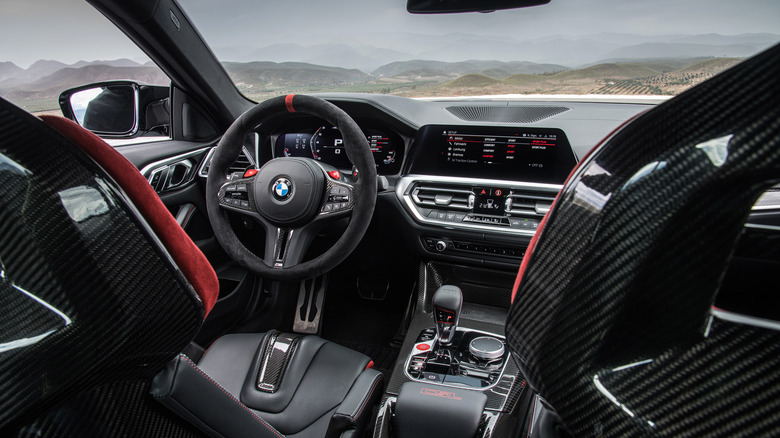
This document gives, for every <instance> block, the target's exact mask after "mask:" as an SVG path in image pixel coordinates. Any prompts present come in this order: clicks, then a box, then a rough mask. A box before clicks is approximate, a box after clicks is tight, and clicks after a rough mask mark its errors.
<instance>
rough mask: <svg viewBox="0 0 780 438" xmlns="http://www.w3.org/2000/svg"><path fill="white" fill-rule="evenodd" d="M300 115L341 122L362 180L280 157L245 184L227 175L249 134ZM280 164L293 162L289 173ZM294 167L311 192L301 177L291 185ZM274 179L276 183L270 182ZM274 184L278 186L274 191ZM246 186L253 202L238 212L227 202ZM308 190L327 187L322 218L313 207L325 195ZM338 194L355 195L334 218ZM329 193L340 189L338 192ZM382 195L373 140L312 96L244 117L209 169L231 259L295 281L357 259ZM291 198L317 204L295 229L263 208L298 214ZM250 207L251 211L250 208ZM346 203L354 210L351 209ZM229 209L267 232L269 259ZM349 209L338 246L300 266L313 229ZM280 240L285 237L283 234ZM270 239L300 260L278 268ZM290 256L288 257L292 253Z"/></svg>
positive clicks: (211, 203) (211, 198) (290, 98)
mask: <svg viewBox="0 0 780 438" xmlns="http://www.w3.org/2000/svg"><path fill="white" fill-rule="evenodd" d="M297 112H300V113H305V114H309V115H313V116H316V117H320V118H322V119H324V120H326V121H327V122H328V123H331V124H333V126H335V127H336V128H337V129H338V130H339V131H340V132H341V134H342V136H343V139H344V146H345V148H346V152H347V154H348V156H349V157H350V159H351V161H352V163H353V164H354V166H355V167H356V169H357V170H358V175H359V176H358V178H357V181H355V182H348V181H344V180H336V179H334V178H333V177H332V176H331V175H328V173H327V172H326V169H325V167H324V166H323V165H321V164H320V163H316V162H314V161H313V160H308V161H307V160H306V159H293V158H277V159H273V160H271V161H269V162H268V163H266V164H264V165H263V167H262V168H261V169H260V173H258V177H257V179H255V177H254V176H252V177H249V178H247V179H244V180H241V181H231V180H228V175H226V171H227V169H228V167H229V166H230V165H231V164H232V163H233V162H234V161H235V159H236V158H237V157H238V155H239V153H240V152H241V148H242V145H243V139H244V136H245V135H246V134H247V133H248V132H250V131H251V130H253V129H255V128H256V127H257V126H258V125H260V124H261V123H262V122H264V121H266V120H268V119H269V118H270V117H272V116H278V115H279V114H280V113H297ZM282 160H297V161H294V162H293V161H282ZM280 163H283V164H285V168H284V169H283V170H278V171H277V170H276V169H275V168H277V166H278V165H279V164H280ZM291 168H292V169H300V170H294V171H295V172H298V174H303V175H304V176H305V177H306V182H305V183H304V184H303V185H304V187H303V189H301V188H300V187H298V185H296V183H295V181H294V178H293V179H291V177H289V175H288V173H289V169H291ZM279 169H281V168H279ZM318 171H321V172H322V176H324V178H325V179H324V180H323V182H322V183H320V176H319V175H318V174H317V172H318ZM277 172H278V174H277ZM269 177H270V180H269V179H268V178H269ZM268 181H271V182H270V185H269V183H268ZM280 182H281V183H283V184H282V185H283V186H285V187H286V185H287V184H284V183H289V184H290V192H289V193H288V192H287V191H283V190H282V189H281V186H279V187H280V190H279V191H278V192H277V193H276V194H274V192H275V191H276V187H277V186H278V185H279V183H280ZM242 185H243V189H244V190H245V191H246V192H247V195H246V196H245V197H246V198H248V199H247V200H246V201H245V204H240V201H243V199H240V200H239V201H238V203H237V204H236V205H235V206H234V205H229V204H227V202H229V201H230V202H236V201H234V200H233V199H232V198H231V197H230V196H231V195H234V194H236V193H238V195H236V196H243V193H239V192H232V191H230V190H228V189H231V188H233V189H235V187H234V186H242ZM307 185H308V187H309V188H310V189H313V190H320V189H321V188H322V187H324V190H325V191H324V192H323V193H322V194H321V199H320V201H319V202H320V204H321V205H317V208H318V209H317V211H316V212H312V211H313V209H312V205H313V204H312V203H314V202H317V195H319V194H318V193H314V194H312V193H311V192H307V191H306V186H307ZM293 187H295V188H293ZM338 189H342V190H347V191H348V193H347V194H346V195H344V196H339V197H336V198H335V199H336V200H337V201H338V200H340V199H341V200H343V199H344V198H347V202H342V203H338V202H335V205H337V206H339V205H341V206H342V211H339V212H336V213H335V214H328V213H333V211H330V210H328V211H326V209H329V207H328V205H329V204H331V205H333V204H334V203H333V202H332V200H333V199H334V196H333V195H331V193H341V192H338ZM329 190H333V192H330V191H329ZM376 191H377V181H376V165H375V162H374V158H373V155H372V153H371V148H370V146H369V144H368V141H367V139H366V136H365V135H364V134H363V132H362V131H361V129H360V128H359V127H358V125H357V124H356V123H355V121H354V120H352V118H350V117H349V115H347V114H346V113H345V112H344V111H343V110H341V109H340V108H338V107H336V106H335V105H333V104H332V103H330V102H327V101H325V100H323V99H319V98H315V97H311V96H305V95H287V96H279V97H276V98H272V99H269V100H266V101H265V102H262V103H260V104H258V105H256V106H254V107H253V108H250V109H249V110H247V111H246V112H245V113H244V114H242V115H241V116H239V117H238V118H237V119H236V121H235V122H233V124H232V125H231V126H230V128H228V130H227V131H226V132H225V134H224V136H223V137H222V139H221V140H220V141H219V143H218V144H217V148H216V150H215V151H214V154H213V156H212V158H211V162H210V164H209V172H208V179H207V181H206V205H207V210H208V216H209V220H210V221H211V226H212V228H213V230H214V234H215V236H216V237H217V240H218V241H219V243H220V245H221V246H222V247H223V248H224V250H225V252H227V254H228V255H229V256H230V257H231V258H233V259H234V260H235V261H236V262H238V263H239V264H240V265H241V266H243V267H244V268H246V269H248V270H250V271H252V272H255V273H257V274H259V275H262V276H264V277H267V278H271V279H275V280H283V281H294V280H304V279H309V278H314V277H316V276H318V275H322V274H324V273H325V272H327V271H329V270H331V269H333V268H334V267H336V266H337V265H338V264H339V263H341V262H342V261H344V259H346V258H347V256H349V254H350V253H351V252H352V251H353V250H354V249H355V247H356V246H357V245H358V243H359V242H360V240H361V239H362V237H363V235H364V234H365V232H366V230H367V229H368V225H369V223H370V222H371V217H372V215H373V211H374V206H375V204H376ZM282 192H284V195H285V196H284V197H282V196H281V194H282ZM288 195H291V196H289V198H290V199H291V200H295V199H296V198H295V197H296V196H305V197H307V198H306V199H305V200H304V201H305V202H309V204H307V205H306V207H305V208H304V210H305V211H303V212H302V213H301V214H300V215H297V216H300V218H298V217H296V218H293V220H290V221H289V228H287V225H288V223H287V222H285V223H280V222H279V221H280V220H281V221H283V220H284V218H283V217H276V216H274V215H270V216H271V217H270V219H269V214H268V212H265V213H264V212H263V211H262V210H261V209H259V208H258V202H260V203H261V204H263V205H264V206H269V205H273V206H278V207H279V208H280V209H285V208H290V206H289V205H288V204H287V202H288V201H287V199H283V198H286V197H288ZM267 196H273V197H274V199H267V198H265V197H267ZM236 199H239V198H236ZM304 201H301V200H300V198H299V200H298V201H294V202H297V203H301V204H303V203H305V202H304ZM289 203H290V204H292V203H293V201H289ZM244 205H245V207H246V208H244V207H243V206H244ZM344 205H347V206H346V207H344ZM226 210H232V211H236V212H238V213H241V214H244V215H247V216H251V217H253V218H254V219H256V220H257V221H258V222H260V223H261V224H262V225H263V226H264V227H265V228H266V255H265V257H260V256H258V255H256V254H255V253H253V252H252V251H250V250H249V249H248V248H246V246H244V244H242V243H241V241H240V240H239V239H238V237H237V235H236V233H235V231H234V230H233V229H232V227H231V225H230V223H229V220H228V218H227V214H226ZM334 211H335V210H334ZM348 211H351V213H352V214H351V219H350V221H349V224H348V225H347V228H346V229H345V230H344V232H343V234H342V235H341V237H340V238H339V239H338V240H337V241H336V243H335V244H333V246H331V247H330V248H329V249H328V250H327V251H325V252H324V253H323V254H321V255H319V256H317V257H316V258H314V259H312V260H308V261H305V262H300V263H299V262H297V261H296V260H295V259H296V258H302V256H303V253H304V252H305V250H306V248H307V247H308V244H309V243H310V241H311V239H312V238H313V233H314V231H313V230H314V229H315V228H316V226H314V225H312V224H315V223H320V221H325V220H327V219H329V218H331V217H334V218H338V217H343V216H344V215H345V214H346V213H347V212H348ZM277 216H278V215H277ZM284 217H286V216H284ZM315 225H316V224H315ZM274 230H276V234H277V235H276V236H274V235H272V234H273V233H274ZM296 231H297V233H296ZM280 234H284V235H283V236H280ZM269 239H275V240H274V242H275V243H274V245H278V246H279V248H282V249H284V250H285V251H286V249H287V248H288V246H289V247H292V250H293V251H294V257H291V259H292V260H291V262H290V263H289V264H288V263H286V262H285V261H284V260H282V261H281V262H279V261H278V260H277V261H276V263H274V261H273V260H271V261H270V262H271V263H274V265H272V264H269V260H268V259H269V254H276V253H278V252H279V251H278V250H277V249H276V246H274V249H273V250H269ZM285 239H288V240H285ZM280 242H281V243H280ZM291 242H292V243H291ZM285 254H287V253H286V252H285ZM276 255H278V254H276Z"/></svg>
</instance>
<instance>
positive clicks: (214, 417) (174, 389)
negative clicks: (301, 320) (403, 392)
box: [152, 333, 383, 437]
mask: <svg viewBox="0 0 780 438" xmlns="http://www.w3.org/2000/svg"><path fill="white" fill-rule="evenodd" d="M269 338H270V336H269V334H268V333H266V334H232V335H227V336H224V337H222V338H220V339H218V340H217V341H216V342H214V344H212V345H211V347H209V349H208V350H207V351H206V352H205V353H204V355H203V357H202V358H201V360H200V361H199V362H198V363H197V364H195V362H193V361H192V360H191V359H190V358H188V357H186V356H184V355H180V356H179V357H178V358H176V359H175V360H174V361H172V362H171V363H169V364H168V366H167V368H166V369H165V370H164V371H163V372H162V373H160V374H159V375H158V376H157V377H155V380H154V381H153V383H152V394H153V395H154V396H155V397H156V398H157V399H158V400H159V401H160V402H162V403H163V404H165V405H166V406H168V407H169V408H171V409H172V410H173V411H175V412H176V413H178V414H179V415H181V416H182V417H184V418H185V419H187V420H189V421H191V422H192V423H193V424H195V425H196V426H198V427H199V428H201V429H202V430H203V431H205V432H207V433H209V434H210V435H212V436H219V437H244V436H259V437H281V436H296V437H324V436H330V437H338V436H350V434H351V433H353V432H359V431H360V430H362V429H363V428H364V427H365V425H366V424H367V422H368V420H369V418H370V417H371V410H372V407H373V406H374V405H375V404H376V403H377V402H378V401H379V398H380V397H381V394H382V389H383V379H382V374H381V373H380V372H378V371H376V370H374V369H371V368H366V367H367V366H368V365H369V362H370V360H369V358H368V357H366V356H365V355H363V354H361V353H358V352H356V351H353V350H350V349H348V348H345V347H342V346H340V345H338V344H334V343H332V342H328V341H325V340H323V339H321V338H318V337H316V336H304V337H302V338H301V339H300V340H299V341H298V343H297V344H296V346H295V350H294V351H293V353H292V355H291V356H290V359H289V362H288V364H287V366H286V369H285V372H284V375H283V378H282V380H281V382H280V384H279V386H278V389H277V390H276V391H275V392H273V393H268V392H264V391H260V390H258V389H257V377H258V375H259V373H260V371H261V370H260V368H261V361H262V358H263V355H264V351H265V348H266V344H267V343H268V340H269Z"/></svg>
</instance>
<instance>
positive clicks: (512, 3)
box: [406, 0, 550, 14]
mask: <svg viewBox="0 0 780 438" xmlns="http://www.w3.org/2000/svg"><path fill="white" fill-rule="evenodd" d="M547 3H550V0H407V2H406V10H407V11H409V12H411V13H412V14H447V13H452V12H492V11H496V10H499V9H515V8H527V7H529V6H539V5H546V4H547Z"/></svg>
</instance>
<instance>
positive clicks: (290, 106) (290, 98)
mask: <svg viewBox="0 0 780 438" xmlns="http://www.w3.org/2000/svg"><path fill="white" fill-rule="evenodd" d="M293 97H295V95H294V94H288V95H287V96H285V98H284V106H286V107H287V112H291V113H294V112H295V108H294V107H293Z"/></svg>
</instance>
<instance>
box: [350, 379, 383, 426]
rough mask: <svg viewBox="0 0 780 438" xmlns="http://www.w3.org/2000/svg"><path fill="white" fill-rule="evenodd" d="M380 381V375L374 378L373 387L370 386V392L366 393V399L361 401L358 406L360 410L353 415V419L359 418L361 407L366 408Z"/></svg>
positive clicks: (361, 411)
mask: <svg viewBox="0 0 780 438" xmlns="http://www.w3.org/2000/svg"><path fill="white" fill-rule="evenodd" d="M381 381H382V375H380V376H379V378H378V379H376V382H374V387H373V388H371V392H369V393H368V397H366V401H364V402H363V406H362V407H361V408H360V411H359V412H358V413H357V415H355V421H357V419H358V418H360V414H362V413H363V409H365V408H366V405H367V404H368V401H369V400H371V396H372V395H373V394H374V390H375V389H376V388H377V386H379V382H381Z"/></svg>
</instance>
